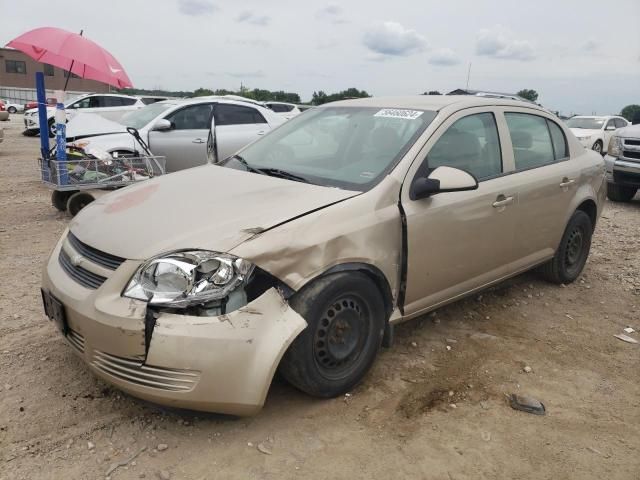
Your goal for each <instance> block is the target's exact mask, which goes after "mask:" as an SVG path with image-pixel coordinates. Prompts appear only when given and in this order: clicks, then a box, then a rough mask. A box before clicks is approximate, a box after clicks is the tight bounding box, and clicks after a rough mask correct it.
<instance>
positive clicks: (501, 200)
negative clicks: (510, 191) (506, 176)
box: [491, 195, 513, 208]
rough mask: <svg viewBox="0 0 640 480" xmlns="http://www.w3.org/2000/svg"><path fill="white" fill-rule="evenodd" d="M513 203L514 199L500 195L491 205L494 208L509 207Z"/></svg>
mask: <svg viewBox="0 0 640 480" xmlns="http://www.w3.org/2000/svg"><path fill="white" fill-rule="evenodd" d="M512 203H513V197H505V196H504V195H498V198H497V199H496V201H495V202H493V203H492V204H491V206H492V207H493V208H500V207H506V206H507V205H511V204H512Z"/></svg>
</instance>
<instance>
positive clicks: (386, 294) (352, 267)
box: [318, 263, 394, 320]
mask: <svg viewBox="0 0 640 480" xmlns="http://www.w3.org/2000/svg"><path fill="white" fill-rule="evenodd" d="M349 271H351V272H362V273H364V274H365V275H367V276H368V277H369V278H370V279H371V280H372V281H373V283H375V284H376V286H377V287H378V290H379V291H380V293H381V294H382V300H383V302H384V307H385V314H386V318H387V320H388V319H389V316H390V315H391V312H392V311H393V306H394V305H393V294H392V293H391V287H390V286H389V282H388V281H387V278H386V277H385V275H384V273H382V271H380V269H379V268H377V267H374V266H373V265H369V264H366V263H341V264H340V265H336V266H334V267H331V268H330V269H329V270H327V271H326V272H324V273H323V274H322V275H320V277H318V278H322V277H324V276H326V275H330V274H332V273H338V272H349Z"/></svg>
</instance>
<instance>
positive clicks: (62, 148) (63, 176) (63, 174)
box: [55, 102, 69, 185]
mask: <svg viewBox="0 0 640 480" xmlns="http://www.w3.org/2000/svg"><path fill="white" fill-rule="evenodd" d="M55 122H56V165H58V184H59V185H67V184H68V183H69V173H68V172H67V165H66V163H67V116H66V114H65V111H64V103H62V102H58V103H57V104H56V116H55Z"/></svg>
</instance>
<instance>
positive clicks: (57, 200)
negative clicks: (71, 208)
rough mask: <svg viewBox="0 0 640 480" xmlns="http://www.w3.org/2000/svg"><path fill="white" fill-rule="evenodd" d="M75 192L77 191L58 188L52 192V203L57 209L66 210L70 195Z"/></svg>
mask: <svg viewBox="0 0 640 480" xmlns="http://www.w3.org/2000/svg"><path fill="white" fill-rule="evenodd" d="M74 193H76V192H74V191H70V192H59V191H58V190H54V191H53V192H51V205H53V206H54V207H56V209H58V210H60V211H61V212H64V211H66V210H67V201H68V200H69V197H70V196H71V195H73V194H74Z"/></svg>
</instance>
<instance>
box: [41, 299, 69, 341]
mask: <svg viewBox="0 0 640 480" xmlns="http://www.w3.org/2000/svg"><path fill="white" fill-rule="evenodd" d="M40 292H41V293H42V303H43V305H44V313H45V314H46V315H47V317H49V319H50V320H51V321H52V322H53V323H55V324H56V326H57V327H58V330H60V332H62V334H63V335H66V334H67V331H68V329H69V327H68V326H67V315H66V313H65V310H64V305H63V304H62V302H61V301H60V300H58V299H57V298H56V297H54V296H53V295H52V294H51V293H49V292H47V291H46V290H40Z"/></svg>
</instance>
